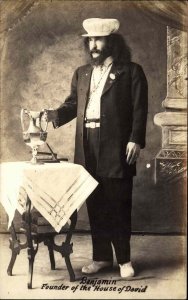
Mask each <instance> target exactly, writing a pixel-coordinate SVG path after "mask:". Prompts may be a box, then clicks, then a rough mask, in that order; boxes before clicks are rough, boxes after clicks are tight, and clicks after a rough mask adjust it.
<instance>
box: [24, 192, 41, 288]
mask: <svg viewBox="0 0 188 300" xmlns="http://www.w3.org/2000/svg"><path fill="white" fill-rule="evenodd" d="M25 220H26V236H27V257H28V260H29V273H28V283H27V286H28V289H32V280H33V265H34V259H35V255H36V253H37V251H38V241H37V245H36V247H35V248H34V246H33V239H32V234H31V201H30V199H29V197H27V202H26V214H25Z"/></svg>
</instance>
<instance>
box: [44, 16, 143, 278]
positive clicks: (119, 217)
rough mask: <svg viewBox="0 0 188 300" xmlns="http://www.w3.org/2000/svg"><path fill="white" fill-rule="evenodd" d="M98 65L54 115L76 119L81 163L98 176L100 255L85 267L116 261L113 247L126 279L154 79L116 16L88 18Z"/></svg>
mask: <svg viewBox="0 0 188 300" xmlns="http://www.w3.org/2000/svg"><path fill="white" fill-rule="evenodd" d="M83 27H84V29H85V30H86V32H87V33H86V34H84V35H83V36H85V40H84V44H85V49H86V51H88V52H89V54H90V56H91V63H90V64H87V65H84V66H81V67H79V68H78V69H77V70H76V71H75V73H74V76H73V79H72V84H71V94H70V96H69V97H67V99H66V100H65V102H64V103H63V104H62V105H61V106H60V107H59V108H58V109H57V110H51V111H50V110H49V111H48V120H49V121H52V122H53V123H54V127H56V128H58V127H59V126H62V125H64V124H66V123H67V122H69V121H71V120H72V119H73V118H75V117H77V123H76V141H75V160H74V161H75V163H78V164H81V165H83V166H84V167H85V168H86V169H87V170H88V171H89V172H90V174H91V175H92V176H93V177H94V178H95V179H96V180H97V181H98V182H99V185H98V187H97V188H96V190H95V191H94V192H93V193H92V195H91V196H90V197H89V198H88V199H87V209H88V215H89V221H90V227H91V236H92V245H93V260H92V262H91V264H89V265H88V266H84V267H83V268H82V272H83V273H85V274H93V273H97V272H99V271H100V270H102V269H104V268H111V267H112V265H113V250H112V245H113V247H114V250H115V254H116V258H117V263H118V264H119V266H120V275H121V277H123V278H128V277H132V276H134V269H133V266H132V263H131V251H130V238H131V208H132V188H133V176H135V175H136V160H137V158H138V156H139V152H140V149H141V148H144V147H145V133H146V121H147V109H148V99H147V80H146V77H145V75H144V72H143V70H142V68H141V66H139V65H138V64H135V63H133V62H131V55H130V51H129V49H128V47H127V46H126V44H125V42H124V40H123V37H122V36H121V35H120V34H117V33H116V31H117V30H118V29H119V21H118V20H117V19H99V18H91V19H87V20H85V21H84V22H83Z"/></svg>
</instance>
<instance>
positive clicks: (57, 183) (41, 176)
mask: <svg viewBox="0 0 188 300" xmlns="http://www.w3.org/2000/svg"><path fill="white" fill-rule="evenodd" d="M97 184H98V182H97V181H96V180H95V179H94V178H93V177H92V176H91V175H90V174H89V173H88V172H87V171H86V170H85V169H84V168H83V167H82V166H81V165H77V164H73V163H69V162H60V163H44V164H31V163H30V162H8V163H2V164H1V203H2V205H3V206H4V208H5V210H6V212H7V214H8V217H9V223H8V227H9V229H10V234H11V238H10V249H11V251H12V256H11V260H10V263H9V266H8V269H7V273H8V275H12V269H13V266H14V263H15V260H16V257H17V255H18V254H19V253H20V250H22V249H25V248H27V253H28V260H29V277H28V288H32V276H33V264H34V258H35V255H36V253H37V250H38V245H39V243H40V242H41V241H43V242H44V244H45V245H47V246H48V250H49V255H50V262H51V269H55V261H54V255H53V250H55V251H58V252H60V253H61V255H62V256H63V257H64V258H65V262H66V266H67V269H68V272H69V276H70V281H74V280H75V275H74V271H73V268H72V265H71V262H70V254H71V253H72V252H73V250H72V244H70V241H71V237H72V233H73V230H74V229H75V226H76V221H77V211H78V210H79V209H80V207H81V206H82V204H83V203H84V202H85V200H86V199H87V197H88V196H89V195H90V194H91V193H92V191H93V190H94V189H95V188H96V186H97ZM32 208H34V209H36V210H37V211H38V212H39V213H40V214H41V216H42V217H44V218H45V220H47V222H49V224H50V225H51V226H52V228H53V233H52V234H50V235H47V234H45V233H44V232H43V233H42V234H37V233H36V232H33V230H32V213H31V210H32ZM16 210H18V211H19V213H20V214H21V215H22V216H24V220H25V234H26V242H25V243H21V242H20V241H19V239H18V237H17V235H16V231H15V228H14V223H13V219H14V215H15V211H16ZM67 222H70V227H69V230H68V232H67V235H66V239H65V242H64V243H62V245H60V246H59V245H56V244H55V242H54V236H55V235H56V234H58V233H61V231H62V228H63V227H64V226H65V225H66V224H67Z"/></svg>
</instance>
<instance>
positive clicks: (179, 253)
mask: <svg viewBox="0 0 188 300" xmlns="http://www.w3.org/2000/svg"><path fill="white" fill-rule="evenodd" d="M8 238H9V235H8V234H1V235H0V246H1V252H0V299H186V283H185V282H186V266H185V264H186V262H185V259H184V258H183V257H184V255H185V247H186V246H185V245H186V243H185V242H186V238H185V237H183V236H148V235H147V236H141V235H136V236H135V235H134V236H133V237H132V241H131V242H132V262H133V265H134V268H135V271H136V276H135V277H134V278H133V279H132V280H129V281H128V280H122V279H121V278H120V276H119V268H118V266H117V264H116V262H115V263H114V269H113V271H112V272H109V273H107V272H106V273H101V274H99V275H98V274H96V276H88V278H87V280H90V282H89V281H88V282H87V284H81V280H82V277H83V275H82V274H81V267H82V266H83V265H84V264H87V263H89V262H90V258H91V240H90V235H83V234H80V235H79V234H76V235H75V236H74V237H73V243H74V253H73V254H72V255H71V261H72V265H73V267H74V270H75V274H76V281H75V282H72V283H70V282H69V277H68V273H67V270H66V266H65V262H64V259H62V257H61V255H60V254H59V253H57V252H56V253H55V258H56V266H57V269H56V270H55V271H52V270H50V263H49V258H48V252H47V248H46V247H45V246H44V245H43V244H40V246H39V250H38V253H37V255H36V258H35V265H34V278H33V289H32V290H28V289H27V270H28V260H27V252H26V250H22V253H20V255H19V256H18V258H17V261H16V263H15V266H14V269H13V276H8V275H7V273H6V269H7V266H8V263H9V259H10V250H9V249H8V246H9V242H8ZM60 240H61V237H60V236H59V237H58V238H57V241H58V243H59V241H60ZM91 279H95V281H94V282H95V283H96V284H95V286H93V285H94V284H93V285H92V284H90V283H91ZM96 279H98V280H99V279H100V280H102V279H104V280H108V281H106V282H105V283H102V284H99V281H98V282H97V281H96ZM110 280H113V281H110ZM114 280H115V281H114ZM83 282H84V281H83ZM43 284H48V286H53V288H54V286H56V288H58V287H59V290H58V289H44V288H43V289H42V285H43ZM64 286H67V288H66V290H63V287H64ZM96 286H97V287H96ZM83 288H85V290H83ZM99 288H100V289H101V290H98V289H99ZM105 288H106V290H105V291H104V289H105ZM107 288H108V289H107ZM74 289H76V291H74ZM102 289H103V290H102ZM110 289H111V291H110ZM130 289H132V290H130ZM136 289H137V290H136ZM141 290H142V291H141Z"/></svg>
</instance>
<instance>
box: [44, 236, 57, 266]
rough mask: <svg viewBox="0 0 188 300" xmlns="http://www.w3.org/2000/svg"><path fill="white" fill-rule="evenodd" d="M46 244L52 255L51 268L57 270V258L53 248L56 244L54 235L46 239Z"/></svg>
mask: <svg viewBox="0 0 188 300" xmlns="http://www.w3.org/2000/svg"><path fill="white" fill-rule="evenodd" d="M44 245H46V246H47V247H48V252H49V256H50V264H51V270H55V258H54V250H53V245H54V237H53V236H51V237H48V238H47V239H45V240H44Z"/></svg>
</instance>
